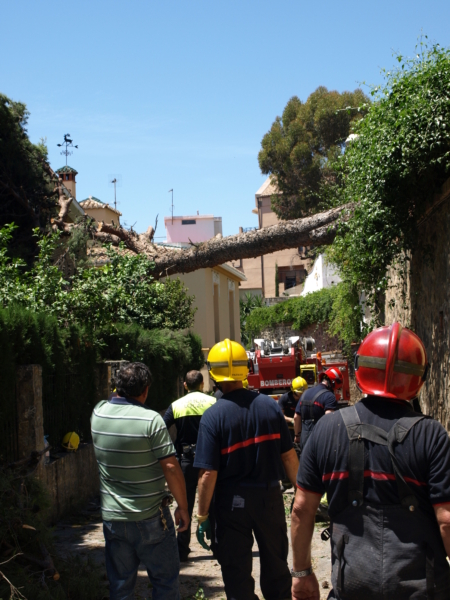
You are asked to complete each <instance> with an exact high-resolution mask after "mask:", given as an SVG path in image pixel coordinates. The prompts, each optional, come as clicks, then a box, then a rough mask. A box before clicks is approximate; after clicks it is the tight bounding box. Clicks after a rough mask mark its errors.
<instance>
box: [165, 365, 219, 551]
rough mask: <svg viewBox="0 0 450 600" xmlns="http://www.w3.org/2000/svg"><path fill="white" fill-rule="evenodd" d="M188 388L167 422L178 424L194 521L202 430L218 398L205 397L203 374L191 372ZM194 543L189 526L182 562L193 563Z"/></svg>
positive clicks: (183, 534)
mask: <svg viewBox="0 0 450 600" xmlns="http://www.w3.org/2000/svg"><path fill="white" fill-rule="evenodd" d="M184 389H185V390H186V392H187V394H186V395H185V396H183V397H182V398H179V399H178V400H176V401H175V402H173V403H172V404H171V405H170V406H169V408H168V409H167V411H166V413H165V415H164V423H165V424H166V427H167V429H169V428H170V427H171V426H172V425H175V427H176V429H177V437H176V440H175V451H176V453H177V460H178V462H179V464H180V467H181V470H182V471H183V475H184V480H185V482H186V492H187V501H188V511H189V518H192V512H193V510H194V503H195V492H196V489H197V482H198V473H199V471H198V469H196V468H194V457H195V449H196V444H197V436H198V428H199V424H200V419H201V417H202V415H203V413H204V412H205V410H207V409H208V408H209V407H210V406H212V405H213V404H214V403H215V402H216V399H215V398H214V396H208V395H207V394H203V375H202V374H201V373H200V371H189V373H187V375H186V377H185V381H184ZM190 541H191V526H190V524H189V527H188V528H187V530H186V531H180V532H178V535H177V544H178V554H179V555H180V562H186V561H187V560H189V558H188V555H189V553H190V551H191V549H190V548H189V543H190Z"/></svg>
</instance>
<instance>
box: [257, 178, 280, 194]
mask: <svg viewBox="0 0 450 600" xmlns="http://www.w3.org/2000/svg"><path fill="white" fill-rule="evenodd" d="M279 193H280V192H279V191H278V187H277V185H276V183H275V179H274V180H273V182H272V177H268V178H267V179H266V180H265V182H264V183H263V184H262V186H261V187H260V188H259V190H258V191H257V192H256V194H255V196H256V197H258V196H272V195H273V194H279Z"/></svg>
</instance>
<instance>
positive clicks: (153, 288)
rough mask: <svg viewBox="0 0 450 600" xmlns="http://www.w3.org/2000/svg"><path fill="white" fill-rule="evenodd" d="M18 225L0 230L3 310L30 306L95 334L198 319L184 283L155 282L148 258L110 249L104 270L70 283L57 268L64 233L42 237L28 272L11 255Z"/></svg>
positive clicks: (179, 325) (82, 273)
mask: <svg viewBox="0 0 450 600" xmlns="http://www.w3.org/2000/svg"><path fill="white" fill-rule="evenodd" d="M14 229H15V226H14V225H7V226H5V227H4V228H3V229H0V305H2V306H4V307H6V306H9V305H10V304H19V305H22V306H26V307H27V308H28V310H30V311H33V312H46V313H49V314H51V315H54V316H55V317H56V318H57V319H58V321H59V323H60V324H62V325H68V324H70V323H77V324H80V325H83V326H84V327H86V328H88V329H91V330H95V329H98V328H100V327H104V326H106V325H108V324H112V323H137V324H139V325H140V326H141V327H143V328H144V329H157V328H158V329H161V328H166V329H172V330H175V329H184V328H187V327H190V326H191V325H192V322H193V318H194V309H193V307H192V303H193V301H194V297H192V296H188V295H187V293H186V289H185V288H184V286H183V284H182V283H181V282H180V280H179V279H170V278H168V279H166V281H165V282H164V283H163V282H160V281H155V280H154V278H153V276H152V271H153V264H152V263H151V262H150V261H149V260H148V258H147V257H146V256H145V255H142V254H137V255H133V254H124V253H123V252H121V251H120V250H123V248H121V249H119V252H117V251H115V250H113V249H112V247H111V246H109V247H107V250H106V253H107V258H108V262H107V263H106V264H105V265H104V266H102V267H87V268H84V269H79V270H78V271H77V272H76V273H75V275H73V276H72V277H71V278H69V280H65V279H64V277H63V275H62V273H61V271H60V270H59V269H58V267H57V266H56V265H54V264H53V262H52V261H53V256H54V253H55V249H56V248H57V246H58V244H59V238H60V235H61V234H60V233H59V232H58V233H53V234H50V235H40V234H39V232H38V230H35V236H36V238H37V242H36V243H37V246H38V249H39V255H38V257H37V259H36V260H35V262H34V264H33V266H32V268H31V269H29V270H25V269H24V267H25V263H24V261H23V260H21V259H17V258H15V259H13V258H11V257H10V256H9V254H8V245H9V243H10V242H11V238H12V235H13V231H14Z"/></svg>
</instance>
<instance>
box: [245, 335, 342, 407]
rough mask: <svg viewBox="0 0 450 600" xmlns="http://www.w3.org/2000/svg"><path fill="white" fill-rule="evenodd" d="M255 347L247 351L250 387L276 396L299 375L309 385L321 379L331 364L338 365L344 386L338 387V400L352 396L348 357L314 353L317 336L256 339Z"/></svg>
mask: <svg viewBox="0 0 450 600" xmlns="http://www.w3.org/2000/svg"><path fill="white" fill-rule="evenodd" d="M254 343H255V347H254V348H251V349H250V351H248V352H247V355H248V357H249V368H250V371H249V374H248V377H247V380H248V388H249V389H254V390H258V391H260V392H262V393H264V394H267V395H268V396H272V397H273V398H274V399H278V398H279V397H280V395H281V394H285V393H286V392H288V391H289V390H290V389H291V384H292V380H293V379H295V378H296V377H298V376H301V377H303V379H305V380H306V382H307V384H308V387H312V386H313V385H316V383H318V382H319V381H320V375H321V373H324V372H325V371H326V370H327V369H329V368H330V367H334V368H336V369H339V371H340V372H341V374H342V379H343V386H342V388H341V389H340V390H336V391H335V395H336V400H337V401H338V402H339V403H340V405H341V406H342V405H343V404H344V403H345V404H347V402H348V401H349V400H350V385H349V378H348V361H347V360H344V359H343V358H342V357H340V358H339V357H333V356H327V357H326V354H325V353H321V352H317V353H315V354H314V353H313V350H314V348H315V340H314V339H313V338H311V337H306V338H300V337H299V336H292V337H290V338H288V339H287V340H285V341H284V342H277V341H273V340H266V339H256V340H255V342H254Z"/></svg>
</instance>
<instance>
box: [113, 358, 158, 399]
mask: <svg viewBox="0 0 450 600" xmlns="http://www.w3.org/2000/svg"><path fill="white" fill-rule="evenodd" d="M115 379H116V389H117V393H118V394H119V395H120V396H122V397H131V398H137V397H138V396H140V395H141V394H143V393H144V390H145V388H146V387H147V386H150V385H151V384H152V381H153V377H152V374H151V373H150V369H149V368H148V367H147V365H144V364H143V363H140V362H135V363H128V364H127V365H124V366H123V367H120V369H119V371H118V372H117V374H116V378H115Z"/></svg>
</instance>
